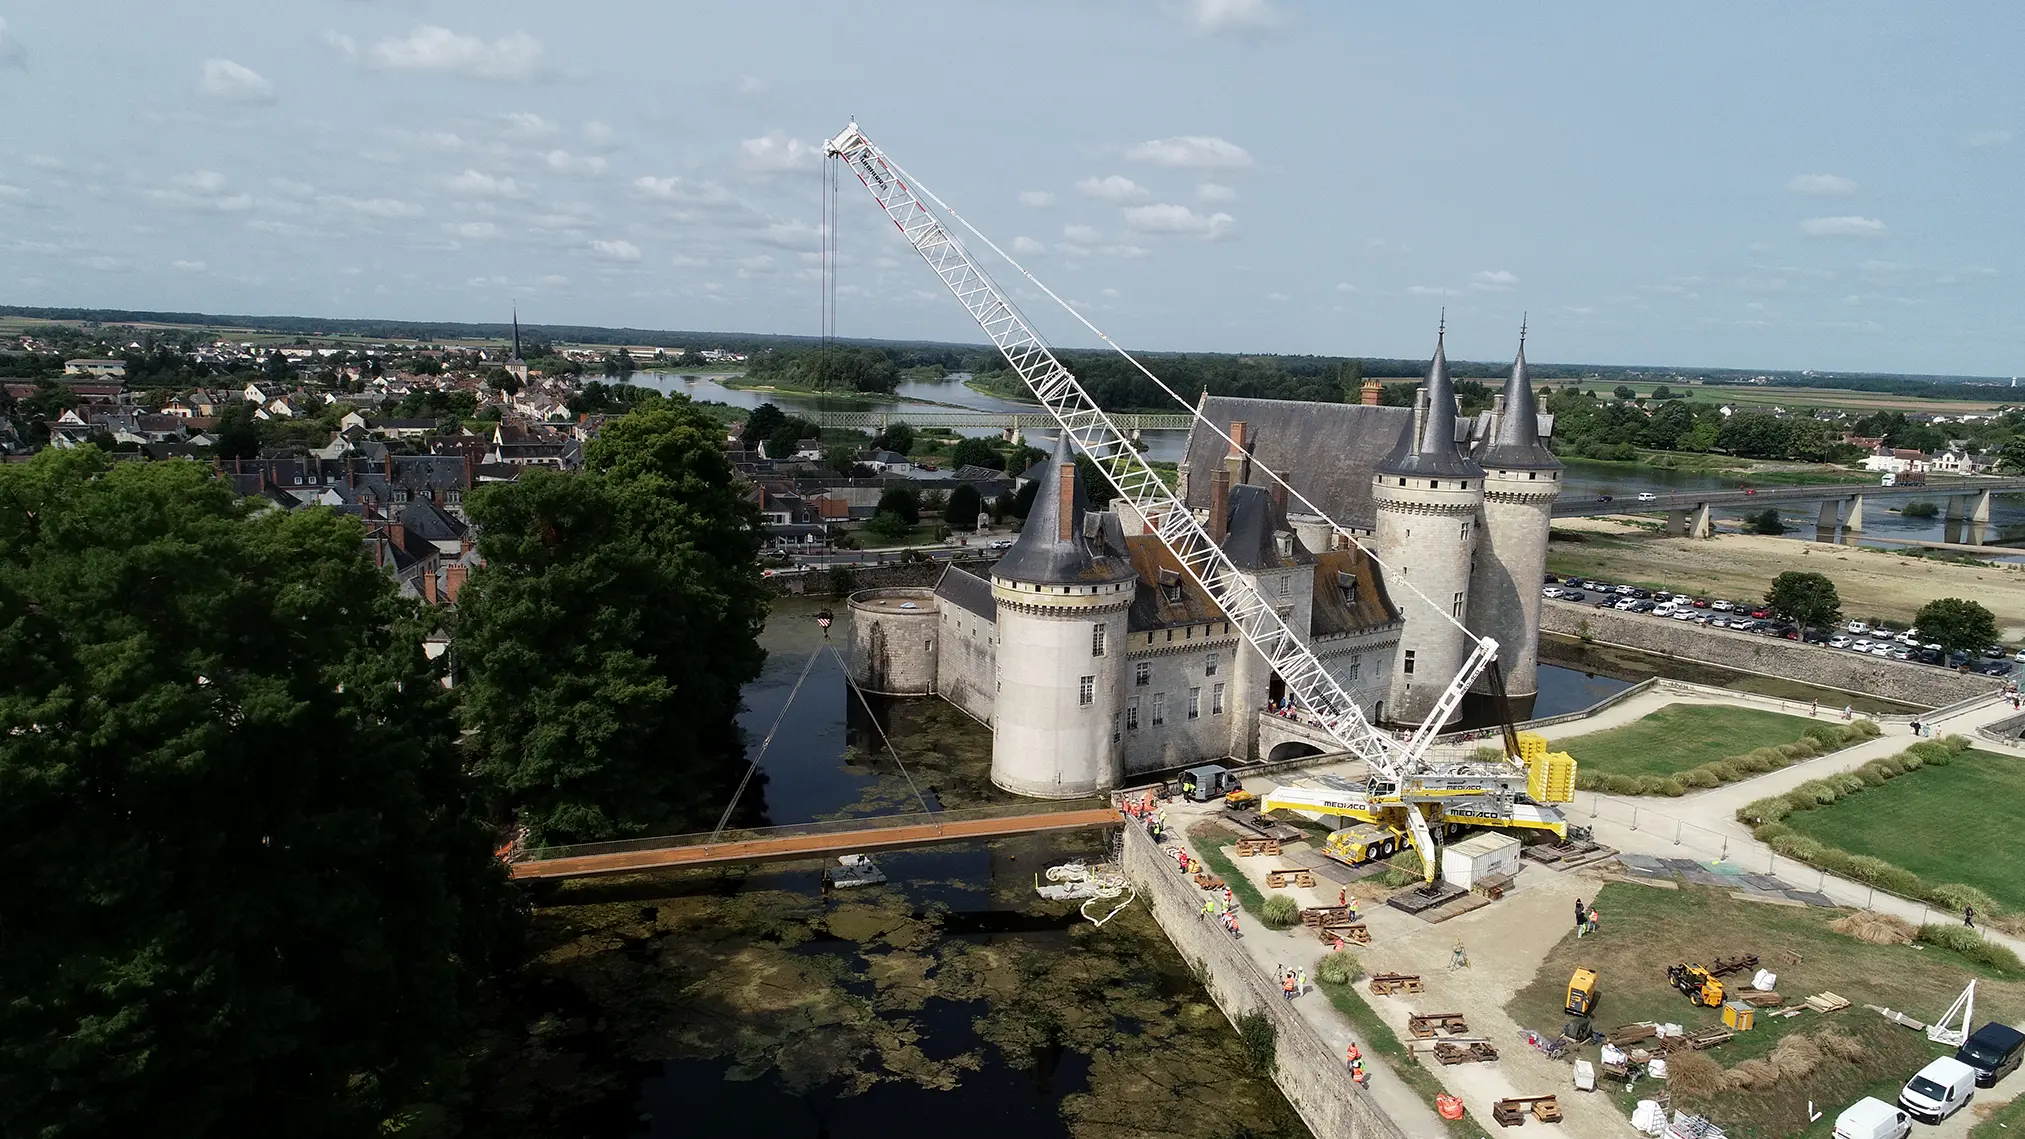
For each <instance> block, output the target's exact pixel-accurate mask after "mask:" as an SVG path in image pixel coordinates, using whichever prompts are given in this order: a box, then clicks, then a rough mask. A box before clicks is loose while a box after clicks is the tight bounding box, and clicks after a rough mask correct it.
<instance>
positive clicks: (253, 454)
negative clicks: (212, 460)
mask: <svg viewBox="0 0 2025 1139" xmlns="http://www.w3.org/2000/svg"><path fill="white" fill-rule="evenodd" d="M212 435H213V437H214V438H216V439H217V440H218V446H217V451H216V453H217V455H218V457H219V458H221V459H226V460H231V459H252V458H257V457H258V456H259V455H260V421H259V420H257V419H255V418H253V404H252V403H251V402H250V401H248V400H243V399H235V400H233V401H232V402H231V403H229V404H226V405H225V409H224V410H223V411H220V412H219V413H218V422H217V424H216V426H215V427H214V428H213V430H212Z"/></svg>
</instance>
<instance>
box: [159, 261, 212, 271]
mask: <svg viewBox="0 0 2025 1139" xmlns="http://www.w3.org/2000/svg"><path fill="white" fill-rule="evenodd" d="M169 267H170V268H172V269H181V270H182V271H183V272H185V273H202V272H203V271H204V270H206V269H208V268H210V266H208V265H206V264H204V263H203V262H202V261H171V262H169Z"/></svg>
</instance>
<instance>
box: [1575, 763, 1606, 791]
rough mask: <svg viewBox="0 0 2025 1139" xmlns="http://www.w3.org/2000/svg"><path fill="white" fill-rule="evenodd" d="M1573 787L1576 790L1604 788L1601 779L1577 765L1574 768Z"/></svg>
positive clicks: (1598, 789)
mask: <svg viewBox="0 0 2025 1139" xmlns="http://www.w3.org/2000/svg"><path fill="white" fill-rule="evenodd" d="M1575 789H1576V790H1577V791H1601V790H1603V789H1604V788H1603V780H1602V778H1601V777H1599V776H1597V775H1595V774H1594V773H1592V772H1588V771H1584V770H1582V769H1581V768H1580V767H1577V768H1576V769H1575Z"/></svg>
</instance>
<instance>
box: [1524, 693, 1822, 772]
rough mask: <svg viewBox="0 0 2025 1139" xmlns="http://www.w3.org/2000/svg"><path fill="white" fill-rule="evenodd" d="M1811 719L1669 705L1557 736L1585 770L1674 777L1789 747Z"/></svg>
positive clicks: (1747, 710) (1559, 743) (1556, 742)
mask: <svg viewBox="0 0 2025 1139" xmlns="http://www.w3.org/2000/svg"><path fill="white" fill-rule="evenodd" d="M1809 722H1810V721H1809V720H1808V719H1807V718H1806V717H1804V716H1785V715H1781V714H1779V713H1778V712H1764V711H1759V710H1758V709H1755V708H1728V707H1718V706H1715V705H1710V704H1668V705H1667V706H1666V707H1664V708H1661V709H1660V710H1659V711H1657V712H1654V713H1652V714H1650V715H1648V716H1646V717H1644V718H1643V719H1640V720H1639V721H1637V722H1636V723H1631V724H1626V725H1624V726H1623V727H1621V728H1609V729H1606V730H1604V731H1600V732H1591V733H1589V734H1588V735H1583V736H1570V737H1568V738H1566V739H1562V738H1559V737H1556V738H1555V739H1554V741H1553V742H1554V746H1555V747H1557V748H1561V747H1565V748H1566V749H1567V750H1568V751H1569V752H1570V753H1571V754H1573V755H1574V756H1575V762H1576V763H1578V764H1580V765H1581V769H1582V770H1583V771H1587V772H1593V773H1596V774H1601V775H1673V774H1675V773H1677V772H1681V771H1686V770H1688V769H1689V768H1693V767H1700V766H1701V765H1702V764H1704V763H1713V762H1715V761H1716V760H1719V759H1728V758H1729V757H1731V756H1733V755H1742V754H1744V753H1745V752H1748V751H1751V750H1753V749H1756V748H1761V747H1771V746H1774V745H1777V744H1789V743H1792V742H1793V741H1794V740H1797V739H1799V738H1800V735H1801V733H1802V732H1805V731H1806V730H1807V725H1808V723H1809Z"/></svg>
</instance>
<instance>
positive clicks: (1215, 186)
mask: <svg viewBox="0 0 2025 1139" xmlns="http://www.w3.org/2000/svg"><path fill="white" fill-rule="evenodd" d="M1195 200H1196V201H1198V202H1235V201H1237V191H1236V190H1233V189H1231V188H1230V187H1229V186H1225V185H1222V184H1220V183H1217V182H1204V183H1203V184H1202V185H1200V186H1197V187H1196V188H1195Z"/></svg>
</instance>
